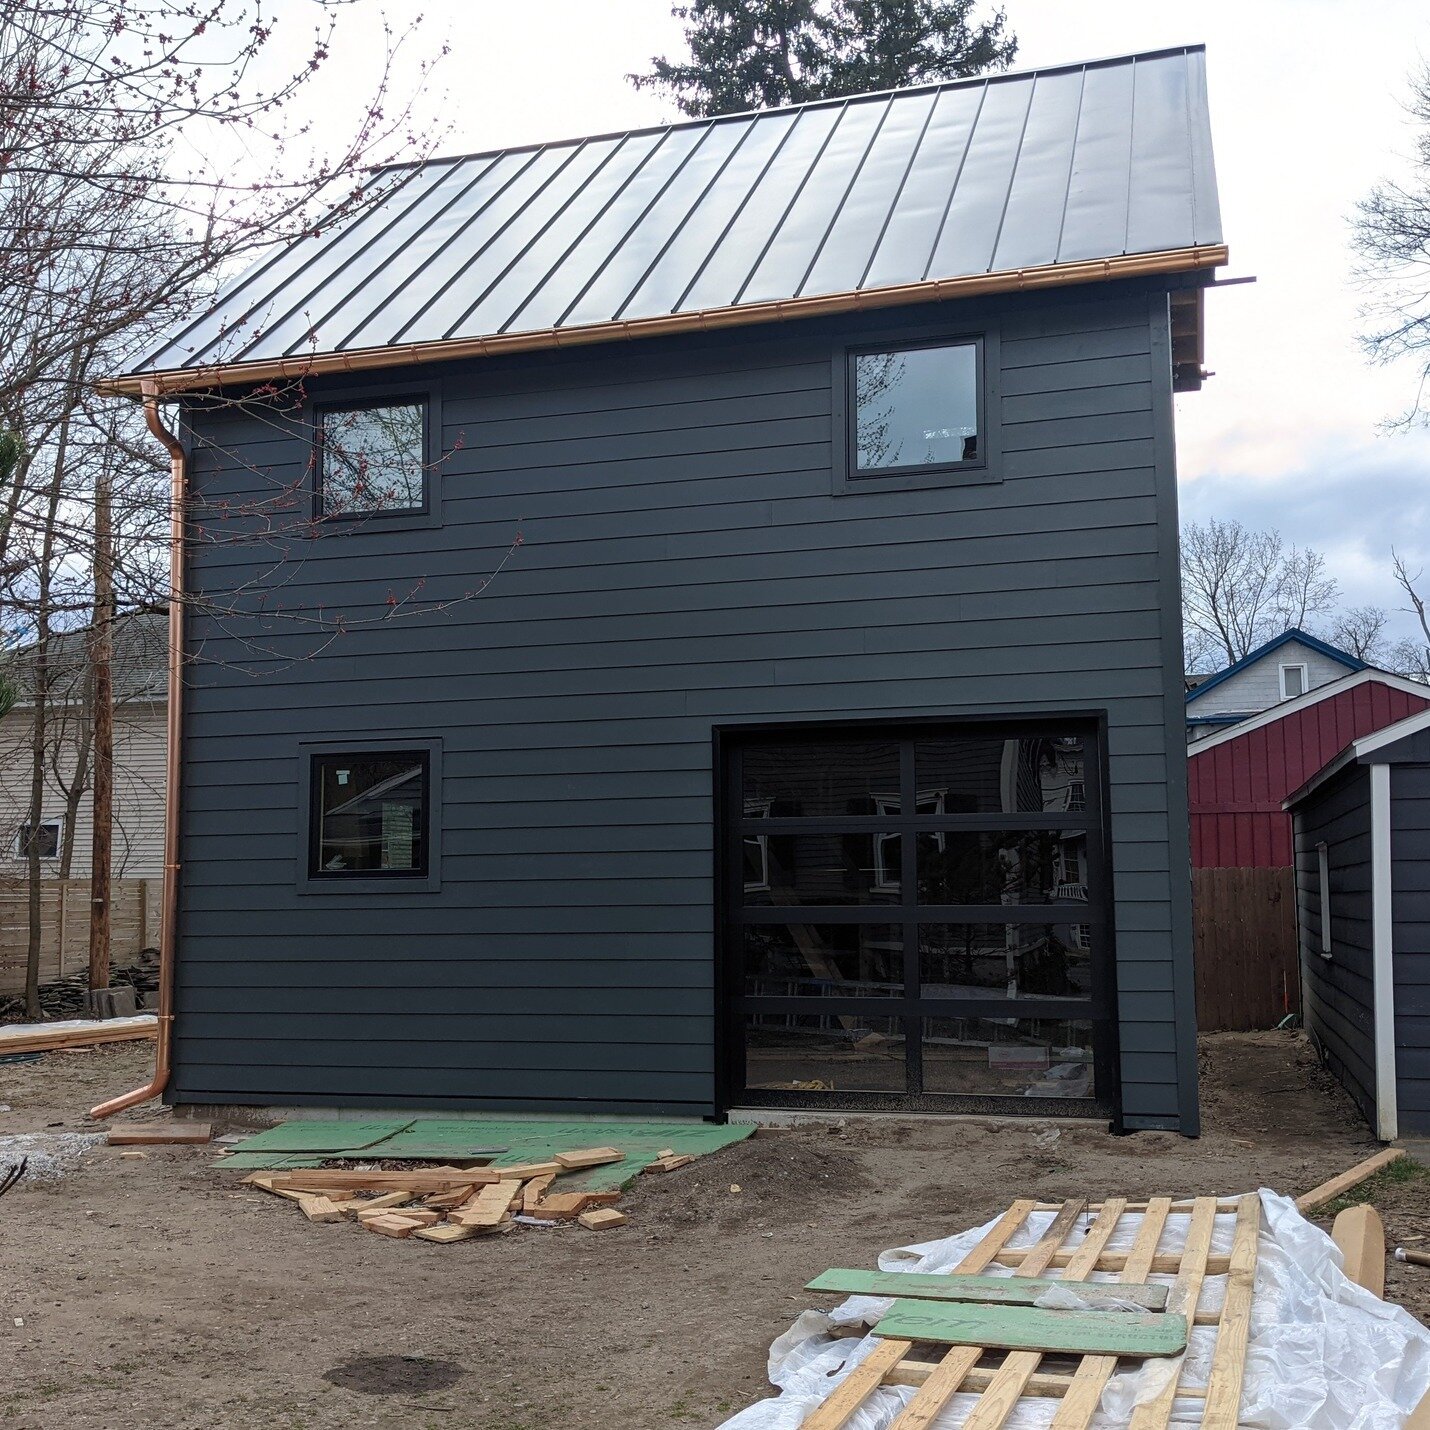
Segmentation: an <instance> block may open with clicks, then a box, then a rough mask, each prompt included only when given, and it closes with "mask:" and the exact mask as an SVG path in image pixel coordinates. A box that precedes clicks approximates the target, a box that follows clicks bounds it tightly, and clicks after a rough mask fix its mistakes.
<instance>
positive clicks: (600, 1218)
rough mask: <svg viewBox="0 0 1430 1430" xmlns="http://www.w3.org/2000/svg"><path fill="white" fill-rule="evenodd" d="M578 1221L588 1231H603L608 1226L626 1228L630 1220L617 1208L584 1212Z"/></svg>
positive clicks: (599, 1208)
mask: <svg viewBox="0 0 1430 1430" xmlns="http://www.w3.org/2000/svg"><path fill="white" fill-rule="evenodd" d="M576 1220H577V1221H578V1222H580V1223H581V1225H582V1226H584V1227H585V1228H586V1230H587V1231H603V1230H605V1228H606V1227H608V1226H624V1225H625V1224H626V1223H627V1222H628V1221H629V1220H630V1218H629V1217H628V1216H627V1215H626V1214H625V1212H618V1211H617V1210H616V1209H615V1207H597V1208H596V1210H595V1211H593V1212H582V1213H581V1215H580V1216H578V1217H577V1218H576Z"/></svg>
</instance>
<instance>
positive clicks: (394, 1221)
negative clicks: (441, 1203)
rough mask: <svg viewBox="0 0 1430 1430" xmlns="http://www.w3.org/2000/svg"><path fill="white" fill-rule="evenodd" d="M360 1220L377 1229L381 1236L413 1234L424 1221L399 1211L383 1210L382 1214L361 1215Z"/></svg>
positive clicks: (371, 1229) (370, 1227)
mask: <svg viewBox="0 0 1430 1430" xmlns="http://www.w3.org/2000/svg"><path fill="white" fill-rule="evenodd" d="M358 1220H359V1221H360V1222H362V1224H363V1225H364V1226H365V1227H366V1228H367V1229H368V1230H369V1231H375V1232H377V1233H378V1235H379V1236H396V1237H405V1236H411V1235H412V1233H413V1232H414V1231H420V1230H421V1228H422V1226H423V1223H422V1222H420V1221H413V1219H412V1218H411V1217H406V1216H401V1215H399V1214H398V1213H397V1212H383V1213H382V1215H381V1216H367V1217H359V1218H358Z"/></svg>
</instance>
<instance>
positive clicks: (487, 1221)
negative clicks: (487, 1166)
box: [449, 1180, 521, 1227]
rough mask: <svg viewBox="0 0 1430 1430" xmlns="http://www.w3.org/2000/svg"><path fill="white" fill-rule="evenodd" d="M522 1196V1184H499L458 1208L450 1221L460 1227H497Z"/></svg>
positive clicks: (481, 1192)
mask: <svg viewBox="0 0 1430 1430" xmlns="http://www.w3.org/2000/svg"><path fill="white" fill-rule="evenodd" d="M520 1196H521V1183H520V1182H518V1181H515V1180H512V1181H510V1182H497V1183H496V1184H495V1185H494V1186H490V1187H483V1188H482V1189H481V1191H479V1192H478V1193H477V1194H476V1196H475V1197H473V1198H472V1199H471V1201H469V1202H467V1203H465V1204H464V1205H463V1206H460V1207H458V1208H457V1209H456V1211H454V1212H453V1213H452V1214H451V1216H450V1218H449V1220H451V1221H453V1222H455V1223H456V1224H457V1225H458V1226H471V1227H483V1226H496V1225H497V1223H498V1222H500V1221H501V1220H502V1218H503V1217H505V1216H506V1214H507V1213H508V1212H509V1211H510V1210H511V1205H512V1203H513V1202H515V1201H517V1200H518V1199H519V1198H520Z"/></svg>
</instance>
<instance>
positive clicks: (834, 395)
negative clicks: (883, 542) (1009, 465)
mask: <svg viewBox="0 0 1430 1430" xmlns="http://www.w3.org/2000/svg"><path fill="white" fill-rule="evenodd" d="M969 345H971V346H973V347H974V348H975V350H976V369H977V388H978V391H977V404H978V405H977V421H978V436H979V457H978V460H977V461H973V462H937V463H927V464H924V463H919V464H915V465H910V466H902V467H886V468H881V469H877V470H872V471H865V472H860V471H859V470H857V469H856V466H855V463H856V462H857V460H858V444H857V442H856V440H855V436H854V420H855V416H856V404H855V400H854V366H855V365H854V359H855V358H858V357H860V356H861V355H863V354H867V353H883V352H899V351H908V350H912V349H917V348H941V347H962V346H969ZM1000 369H1001V358H1000V346H999V333H998V329H997V328H996V327H995V326H994V325H993V324H991V323H987V324H983V325H980V326H979V327H978V328H976V329H973V330H971V331H970V330H967V329H960V330H956V331H950V330H949V329H947V328H931V327H927V326H925V327H920V328H917V329H908V328H904V329H899V330H893V331H888V332H884V333H878V332H875V333H870V334H868V335H867V336H866V337H861V338H860V339H859V341H857V342H851V343H846V344H841V345H840V346H838V347H837V348H836V349H835V351H834V357H833V363H832V369H831V417H832V422H831V433H830V435H831V457H832V464H833V479H834V485H833V490H834V494H835V495H836V496H853V495H856V494H861V493H862V494H863V495H866V496H868V495H877V494H878V493H880V492H889V491H916V490H919V489H921V488H928V487H944V486H974V485H982V484H984V483H988V482H1001V481H1002V480H1003V473H1002V444H1001V439H1000V431H999V429H1000V426H1001V424H1000V422H999V421H998V420H997V418H998V417H999V415H1000V411H1001V401H1000V390H999V389H1000V381H999V374H1000Z"/></svg>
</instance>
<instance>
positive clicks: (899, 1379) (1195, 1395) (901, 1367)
mask: <svg viewBox="0 0 1430 1430" xmlns="http://www.w3.org/2000/svg"><path fill="white" fill-rule="evenodd" d="M942 1363H943V1362H942V1361H932V1360H912V1359H909V1358H905V1359H904V1360H901V1361H900V1362H899V1363H898V1365H896V1366H895V1367H894V1368H893V1370H891V1371H890V1372H889V1373H888V1375H886V1376H885V1377H884V1384H885V1385H911V1386H920V1385H922V1384H923V1383H924V1382H925V1381H926V1380H928V1378H929V1377H930V1376H931V1375H932V1374H933V1373H934V1371H936V1370H937V1369H938V1368H939V1366H940V1365H941V1364H942ZM997 1374H998V1371H997V1369H996V1368H995V1367H991V1366H974V1368H973V1369H972V1370H971V1371H969V1372H968V1375H967V1376H966V1377H965V1379H964V1382H963V1384H962V1385H961V1386H959V1389H960V1390H963V1391H967V1392H969V1393H970V1394H972V1393H975V1392H981V1391H984V1390H987V1389H988V1387H989V1385H990V1384H991V1383H992V1381H993V1377H994V1376H995V1375H997ZM1072 1383H1073V1377H1072V1373H1071V1372H1070V1371H1047V1370H1042V1371H1039V1372H1038V1373H1037V1375H1034V1376H1030V1377H1029V1379H1028V1383H1027V1384H1026V1385H1025V1386H1024V1387H1023V1394H1024V1395H1036V1396H1038V1397H1039V1398H1040V1399H1043V1400H1059V1399H1061V1398H1062V1397H1063V1396H1064V1395H1066V1394H1067V1392H1068V1389H1069V1387H1071V1385H1072ZM1206 1394H1207V1388H1206V1386H1204V1385H1181V1386H1178V1387H1177V1397H1178V1399H1181V1400H1205V1399H1206ZM1427 1430H1430V1426H1427Z"/></svg>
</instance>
